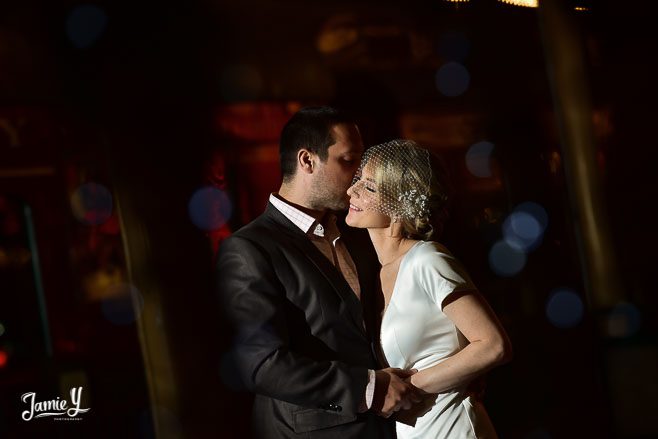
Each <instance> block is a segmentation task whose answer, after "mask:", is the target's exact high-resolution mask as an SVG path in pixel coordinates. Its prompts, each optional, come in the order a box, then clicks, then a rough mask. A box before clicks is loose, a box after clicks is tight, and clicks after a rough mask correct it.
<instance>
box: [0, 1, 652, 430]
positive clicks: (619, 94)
mask: <svg viewBox="0 0 658 439" xmlns="http://www.w3.org/2000/svg"><path fill="white" fill-rule="evenodd" d="M559 3H560V4H561V5H562V6H563V7H564V11H566V12H565V13H564V17H563V19H564V21H565V22H566V23H568V25H569V26H570V28H571V29H572V30H573V31H574V34H575V35H576V39H575V40H572V43H573V50H577V53H578V54H580V58H579V59H580V60H581V62H582V65H583V68H584V75H583V77H578V76H577V75H576V76H574V78H573V81H574V83H575V84H576V85H577V87H578V88H579V89H581V90H583V91H584V95H585V96H586V97H587V99H588V104H589V108H590V109H591V125H590V129H591V130H592V133H593V137H592V140H593V142H592V143H593V145H594V150H593V151H594V152H593V154H591V157H589V161H588V162H587V163H589V165H591V166H593V169H594V170H595V171H596V172H595V177H596V178H595V180H593V182H594V185H595V187H596V188H597V190H598V191H599V192H598V194H595V195H593V196H596V197H597V200H598V201H599V202H600V209H598V210H596V211H595V213H596V217H595V220H594V221H595V222H600V223H601V224H604V225H605V226H604V227H603V228H602V230H603V232H604V233H605V236H604V238H605V239H607V240H608V242H609V243H610V246H609V247H606V248H604V250H605V254H604V255H603V256H602V257H604V258H607V260H609V261H611V262H612V269H610V270H609V271H608V272H606V273H599V275H600V276H602V278H603V279H608V278H609V279H611V280H610V282H615V279H617V281H616V282H617V283H616V284H615V285H617V286H615V291H616V294H615V296H614V297H615V299H614V300H613V301H612V302H610V301H608V302H605V301H601V300H599V299H598V298H599V297H600V296H601V294H600V292H599V291H596V290H593V288H592V283H591V279H590V278H589V277H588V276H589V275H588V271H587V268H586V267H587V266H588V264H589V263H590V260H589V258H590V256H588V255H587V253H586V252H584V250H583V239H584V234H583V227H587V224H591V223H587V222H585V221H584V216H585V212H586V210H585V206H583V205H582V203H581V204H578V203H574V201H573V200H574V198H573V193H574V179H573V178H570V177H569V175H570V174H568V173H567V172H566V171H565V169H566V162H567V158H566V157H567V154H566V153H565V151H567V149H568V148H574V146H573V145H568V144H567V142H566V141H565V136H564V129H563V127H562V124H564V123H565V122H564V120H566V121H567V123H568V122H569V120H570V119H569V117H566V118H565V117H562V116H563V115H565V114H569V108H565V105H564V103H563V102H561V101H560V100H559V99H556V95H557V93H558V90H557V85H556V83H555V82H552V80H550V79H549V78H551V77H552V76H551V72H553V71H554V70H553V69H554V68H555V65H557V64H559V63H560V60H561V58H560V56H561V55H560V54H558V56H557V57H553V58H552V57H551V56H550V55H549V54H548V52H547V47H548V46H549V45H550V43H551V39H552V38H553V37H555V35H554V34H552V33H551V30H552V28H550V26H549V27H548V28H546V27H544V28H542V27H541V26H540V22H541V21H540V19H539V13H538V10H537V9H535V8H524V7H518V6H512V5H507V4H504V3H502V2H499V1H496V0H471V1H470V2H464V3H458V4H455V3H451V2H448V1H444V0H431V1H430V0H427V1H409V2H378V1H316V2H305V1H301V0H300V1H281V2H271V1H265V0H246V1H239V2H226V1H209V0H206V1H201V0H196V1H188V2H182V1H180V2H175V1H164V2H136V1H130V2H129V1H98V2H94V3H79V2H76V1H60V0H53V1H43V2H42V1H33V0H22V1H6V2H3V3H2V4H0V437H1V438H5V437H8V438H13V437H45V436H46V435H51V436H52V437H60V436H61V437H64V436H67V437H126V438H132V437H135V438H150V437H167V438H168V437H172V438H178V437H185V438H205V437H236V438H237V437H239V438H242V437H248V435H249V433H248V422H249V421H248V420H249V411H250V408H249V404H250V396H249V394H248V393H246V392H245V391H244V390H242V388H241V385H240V383H239V382H238V381H236V374H235V372H234V371H233V370H232V368H233V366H232V362H231V356H230V338H229V336H228V335H227V331H226V328H225V326H224V324H223V322H222V321H221V319H220V317H219V316H220V313H219V308H218V304H217V301H216V298H215V296H214V292H213V258H214V253H215V251H216V248H217V245H219V243H220V242H221V240H222V238H223V237H225V236H227V235H228V234H230V233H231V231H232V230H235V229H237V228H238V227H240V226H241V225H243V224H245V223H246V222H248V221H250V220H251V219H253V218H254V217H255V216H256V215H258V214H259V213H260V212H261V211H262V210H263V208H264V205H265V201H266V199H267V196H268V195H269V193H270V192H271V191H274V190H276V189H277V188H278V183H279V171H278V163H277V140H278V134H279V132H280V129H281V127H282V126H283V124H284V123H285V121H286V120H287V118H288V117H289V116H290V115H291V114H292V113H294V111H296V110H297V109H298V108H300V107H301V106H304V105H309V104H331V105H336V106H341V107H344V108H346V109H348V110H350V111H352V112H353V113H354V114H355V115H356V118H357V120H358V122H359V126H360V129H361V133H362V135H363V137H364V141H365V143H366V145H372V144H375V143H378V142H382V141H386V140H389V139H391V138H396V137H405V138H411V139H414V140H416V141H418V142H419V143H421V144H422V145H425V146H427V147H430V148H432V149H433V150H434V151H436V152H437V153H439V154H441V155H442V156H443V157H444V159H445V161H446V163H447V165H448V166H447V167H448V169H449V171H450V175H451V180H452V182H453V185H454V187H455V197H454V201H453V204H452V210H451V216H450V219H449V221H448V223H447V225H446V229H445V231H444V234H443V236H442V239H441V240H442V241H443V242H444V243H445V244H446V245H447V246H448V247H449V248H450V249H451V250H452V251H453V253H455V254H456V255H457V256H458V257H459V258H460V259H461V260H462V261H463V262H464V263H465V265H466V266H467V268H468V269H469V271H470V272H471V274H472V277H473V278H474V280H475V282H476V283H477V285H478V286H479V287H480V289H481V290H482V292H483V294H484V295H485V296H486V297H487V299H488V300H489V302H490V303H491V305H492V306H493V308H494V309H495V311H496V312H497V314H498V315H499V317H500V318H501V320H502V322H503V324H504V325H505V328H506V329H507V331H508V333H509V335H510V337H511V339H512V343H513V346H514V352H515V357H514V360H513V361H512V362H511V363H509V364H507V365H505V366H503V367H500V368H498V369H495V370H494V371H492V372H491V373H490V374H489V376H488V387H487V393H486V397H485V404H486V406H487V408H488V410H489V413H490V415H491V417H492V419H493V422H494V425H495V426H496V428H497V430H498V432H499V435H500V437H501V438H523V439H547V438H584V437H595V438H655V437H658V427H657V424H656V423H655V421H654V418H655V413H656V412H657V411H658V402H657V401H658V398H657V397H658V380H656V370H658V350H657V347H658V345H657V343H656V335H657V331H656V321H657V320H656V317H657V316H656V311H657V309H658V307H657V306H656V305H657V299H656V297H657V295H656V292H657V288H656V278H655V275H654V273H655V269H654V260H655V258H654V257H653V254H654V252H655V248H656V236H657V234H656V230H655V228H654V227H655V226H654V224H653V223H654V221H653V220H654V218H655V216H654V215H653V211H654V209H653V204H654V199H655V197H654V194H655V192H656V191H655V188H656V187H658V185H657V184H656V183H657V181H656V175H657V173H656V169H657V162H656V154H655V150H656V144H657V141H656V136H657V132H656V121H657V120H658V119H657V118H656V116H657V110H656V108H657V107H656V98H657V97H658V93H657V87H656V85H655V78H656V77H658V76H657V73H658V72H657V68H656V67H657V66H656V60H655V54H656V53H657V51H656V49H657V48H658V47H656V46H657V42H658V39H657V38H656V36H657V35H656V31H655V26H654V25H653V21H654V20H655V18H654V17H655V15H654V14H653V13H652V12H653V10H652V8H651V6H652V2H649V1H637V2H626V1H621V0H619V1H600V2H599V1H597V2H583V1H581V2H572V1H561V2H559ZM576 7H584V8H586V9H585V10H575V8H576ZM551 35H553V37H551ZM451 62H457V63H459V65H461V66H463V67H464V68H465V69H466V70H467V71H468V73H469V78H470V80H469V82H468V87H467V88H466V89H465V90H464V91H463V92H462V93H458V94H457V95H455V96H449V95H446V93H445V90H444V92H442V91H441V89H440V88H437V82H436V78H437V72H439V71H440V69H441V68H442V67H444V66H446V65H447V64H449V63H451ZM453 66H454V65H453ZM449 79H450V78H449ZM453 79H454V78H453ZM454 80H455V81H457V82H459V78H457V79H454ZM448 94H450V93H448ZM561 115H562V116H561ZM559 127H562V129H560V128H559ZM480 141H488V142H491V143H492V144H493V145H494V147H493V153H492V156H491V158H490V161H489V163H490V167H491V175H490V176H488V177H485V178H478V177H476V176H474V175H473V174H471V173H470V172H469V170H468V169H467V166H466V161H465V157H466V155H467V152H468V151H469V148H471V146H472V145H474V144H476V143H477V142H480ZM572 166H574V168H573V169H576V170H575V171H572V172H573V174H575V175H576V177H577V176H578V175H579V174H578V169H579V168H578V166H575V164H572ZM201 188H205V192H201V193H198V192H196V191H198V190H199V189H201ZM195 194H196V197H195ZM527 201H532V202H535V203H538V204H540V205H541V206H543V208H544V209H545V210H546V212H547V215H548V226H547V228H546V230H545V234H544V235H543V239H542V241H541V245H539V246H538V247H537V248H536V249H534V250H533V251H532V252H530V253H529V254H528V255H527V261H526V264H525V266H524V267H523V269H522V270H520V271H518V272H517V273H515V274H514V275H509V276H501V275H500V274H497V273H496V271H495V270H494V269H492V267H491V265H490V259H489V252H490V249H491V248H492V246H493V245H494V244H495V243H496V242H497V241H498V240H499V239H500V238H501V237H502V227H503V224H504V222H505V219H506V218H507V216H508V215H509V214H510V213H512V212H513V211H514V209H515V207H516V206H518V205H519V204H520V203H523V202H527ZM200 222H201V223H202V224H200ZM199 225H201V226H202V227H199ZM559 288H568V289H569V290H570V291H571V292H572V293H571V294H572V296H570V297H575V298H576V307H577V305H578V304H579V303H580V304H582V306H583V312H582V315H579V314H578V313H577V312H576V313H575V315H576V317H575V318H574V319H572V321H570V323H569V324H568V325H567V327H559V325H558V326H556V325H555V324H553V323H552V322H551V320H550V319H549V318H547V317H548V314H547V308H550V307H549V303H551V302H550V301H551V298H552V297H553V293H554V292H555V291H556V289H559ZM567 305H569V304H568V303H567V304H566V305H564V306H562V307H560V310H561V311H562V312H564V313H565V315H566V316H567V317H569V316H573V315H574V310H573V309H570V308H569V307H568V306H567ZM565 307H566V308H565ZM75 386H83V388H84V404H83V406H85V407H89V408H91V410H90V411H89V412H88V413H86V414H83V415H81V419H80V420H78V421H63V420H61V421H56V420H54V419H52V418H42V419H33V420H31V421H27V422H26V421H23V420H22V419H21V413H22V412H23V411H24V410H26V408H27V406H26V405H25V404H24V403H22V402H21V395H22V394H24V393H26V392H36V393H37V399H39V400H49V399H55V398H56V397H58V396H59V397H60V398H67V397H68V395H69V389H70V388H71V387H75Z"/></svg>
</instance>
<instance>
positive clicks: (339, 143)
mask: <svg viewBox="0 0 658 439" xmlns="http://www.w3.org/2000/svg"><path fill="white" fill-rule="evenodd" d="M332 135H333V138H334V140H335V143H334V144H333V145H331V146H330V147H329V148H330V149H331V150H332V151H333V152H335V153H337V154H347V153H356V154H362V153H363V150H364V148H363V141H362V140H361V134H359V129H358V128H357V127H356V125H354V124H338V125H334V126H333V127H332Z"/></svg>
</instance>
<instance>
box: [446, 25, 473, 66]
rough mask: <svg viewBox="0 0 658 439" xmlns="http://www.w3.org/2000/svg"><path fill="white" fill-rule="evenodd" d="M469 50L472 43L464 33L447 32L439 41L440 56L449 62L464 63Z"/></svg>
mask: <svg viewBox="0 0 658 439" xmlns="http://www.w3.org/2000/svg"><path fill="white" fill-rule="evenodd" d="M469 50H470V43H469V41H468V38H466V35H464V34H463V33H462V32H456V31H455V32H446V33H444V34H443V35H442V36H441V39H440V40H439V55H440V56H441V57H442V58H445V59H447V60H450V61H459V62H463V61H464V60H465V59H466V57H467V56H468V52H469Z"/></svg>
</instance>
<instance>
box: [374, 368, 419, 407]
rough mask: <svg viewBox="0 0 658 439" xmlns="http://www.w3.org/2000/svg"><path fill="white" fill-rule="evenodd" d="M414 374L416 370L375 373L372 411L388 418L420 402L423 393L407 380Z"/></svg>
mask: <svg viewBox="0 0 658 439" xmlns="http://www.w3.org/2000/svg"><path fill="white" fill-rule="evenodd" d="M416 372H417V370H416V369H410V370H404V369H398V368H392V367H389V368H387V369H381V370H377V371H375V394H374V396H373V400H372V407H371V408H372V410H373V411H374V412H375V413H377V414H379V415H380V416H383V417H385V418H388V417H389V416H391V415H392V414H394V413H395V412H397V411H399V410H409V409H410V408H411V407H412V406H413V405H414V404H416V403H419V402H421V401H422V396H423V395H424V394H425V392H423V391H422V390H420V389H418V388H417V387H415V386H414V385H412V384H411V380H409V378H410V377H411V376H412V375H413V374H415V373H416Z"/></svg>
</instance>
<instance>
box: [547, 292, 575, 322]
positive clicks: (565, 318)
mask: <svg viewBox="0 0 658 439" xmlns="http://www.w3.org/2000/svg"><path fill="white" fill-rule="evenodd" d="M583 312H584V306H583V301H582V299H581V298H580V296H579V295H578V294H577V293H576V292H574V291H573V290H570V289H568V288H561V289H557V290H554V291H553V292H552V293H551V294H550V296H549V297H548V300H547V301H546V317H548V320H549V321H550V322H551V324H553V326H556V327H558V328H562V329H567V328H573V327H574V326H576V325H577V324H578V323H580V321H581V320H582V319H583Z"/></svg>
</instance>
